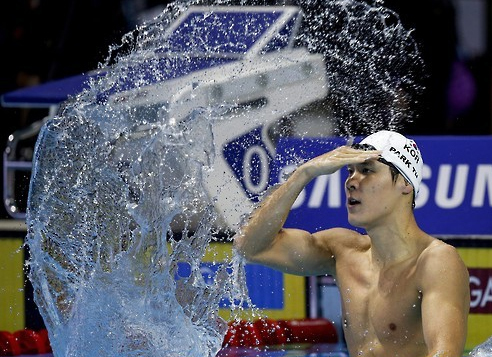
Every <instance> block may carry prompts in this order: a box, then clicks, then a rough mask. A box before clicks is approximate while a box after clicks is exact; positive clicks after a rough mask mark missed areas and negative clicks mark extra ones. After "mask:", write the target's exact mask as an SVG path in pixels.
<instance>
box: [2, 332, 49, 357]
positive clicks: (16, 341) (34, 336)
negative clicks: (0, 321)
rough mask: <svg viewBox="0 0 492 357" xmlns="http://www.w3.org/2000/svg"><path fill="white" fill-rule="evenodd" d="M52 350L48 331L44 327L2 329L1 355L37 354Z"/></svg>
mask: <svg viewBox="0 0 492 357" xmlns="http://www.w3.org/2000/svg"><path fill="white" fill-rule="evenodd" d="M50 352H52V350H51V346H50V341H49V339H48V331H47V330H45V329H43V330H39V331H34V330H30V329H24V330H19V331H16V332H14V333H10V332H8V331H0V356H19V355H37V354H45V353H50Z"/></svg>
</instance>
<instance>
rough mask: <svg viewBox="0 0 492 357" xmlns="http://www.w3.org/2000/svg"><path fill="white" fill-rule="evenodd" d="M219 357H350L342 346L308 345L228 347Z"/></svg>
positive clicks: (220, 352) (221, 351)
mask: <svg viewBox="0 0 492 357" xmlns="http://www.w3.org/2000/svg"><path fill="white" fill-rule="evenodd" d="M217 357H348V352H347V349H346V347H345V346H344V345H340V344H313V345H311V344H306V345H294V346H291V345H289V346H288V347H286V346H281V347H280V346H274V347H268V346H267V347H255V348H253V347H226V348H223V349H222V350H220V351H219V353H218V354H217Z"/></svg>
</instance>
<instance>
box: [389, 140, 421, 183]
mask: <svg viewBox="0 0 492 357" xmlns="http://www.w3.org/2000/svg"><path fill="white" fill-rule="evenodd" d="M403 148H404V149H405V150H406V151H407V153H408V154H409V155H410V156H411V157H413V158H414V160H415V162H416V163H418V162H419V161H420V156H419V154H418V152H417V150H415V149H414V148H413V147H412V146H410V145H408V144H405V145H404V146H403ZM389 151H390V152H392V153H394V154H395V155H396V156H397V157H398V158H399V159H400V160H401V161H402V162H403V164H404V165H407V167H408V168H409V169H412V172H413V174H414V175H415V177H416V178H418V177H419V174H418V172H417V170H416V169H415V167H413V165H412V162H411V161H410V160H409V159H408V158H407V156H406V154H405V153H403V154H402V153H401V152H400V151H399V150H397V149H396V148H395V147H393V146H392V147H390V150H389Z"/></svg>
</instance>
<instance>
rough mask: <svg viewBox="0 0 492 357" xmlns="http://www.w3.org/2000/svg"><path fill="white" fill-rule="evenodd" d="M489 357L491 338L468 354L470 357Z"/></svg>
mask: <svg viewBox="0 0 492 357" xmlns="http://www.w3.org/2000/svg"><path fill="white" fill-rule="evenodd" d="M490 356H492V337H489V338H488V339H487V341H485V342H483V343H482V344H480V345H479V346H476V347H475V348H474V349H473V350H472V351H471V352H470V357H490Z"/></svg>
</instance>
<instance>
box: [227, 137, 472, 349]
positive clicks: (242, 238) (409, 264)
mask: <svg viewBox="0 0 492 357" xmlns="http://www.w3.org/2000/svg"><path fill="white" fill-rule="evenodd" d="M342 167H348V177H347V179H346V181H345V191H346V195H347V202H346V206H347V212H348V221H349V222H350V224H351V225H353V226H355V227H360V228H363V229H364V230H365V232H366V234H360V233H358V232H356V231H353V230H349V229H345V228H330V229H326V230H323V231H319V232H315V233H310V232H306V231H303V230H299V229H292V228H284V227H283V225H284V223H285V220H286V218H287V215H288V213H289V211H290V209H291V206H292V205H293V203H294V201H295V199H296V197H297V196H298V195H299V193H300V192H301V190H302V189H303V188H304V187H305V186H306V185H307V184H308V183H309V182H310V181H311V180H312V179H313V178H315V177H317V176H319V175H329V174H333V173H334V172H336V171H337V170H339V169H341V168H342ZM422 167H423V161H422V157H421V154H420V151H419V149H418V147H417V145H416V143H415V142H414V141H413V140H410V139H407V138H406V137H404V136H403V135H401V134H399V133H396V132H391V131H379V132H377V133H375V134H372V135H370V136H368V137H366V138H365V139H364V140H362V141H361V142H360V143H359V144H357V145H353V146H342V147H339V148H337V149H335V150H333V151H330V152H327V153H325V154H323V155H320V156H318V157H316V158H314V159H312V160H310V161H308V162H306V163H304V164H302V165H301V166H300V167H299V168H297V170H296V171H295V172H294V173H293V174H292V175H291V176H290V177H289V178H288V179H287V181H286V182H285V183H283V184H282V185H280V186H279V187H278V188H277V189H276V190H275V191H273V193H272V194H270V195H269V196H267V197H266V198H265V199H264V200H263V201H262V203H261V205H259V206H258V207H257V208H256V209H255V210H254V211H253V213H252V214H251V217H250V219H249V221H248V222H247V223H246V224H245V225H244V226H243V227H242V228H241V229H240V231H239V233H238V234H237V235H236V237H235V241H234V246H235V249H236V250H237V251H238V252H239V254H241V255H243V256H244V257H245V258H246V259H247V260H249V261H251V262H255V263H261V264H264V265H267V266H270V267H272V268H275V269H278V270H280V271H283V272H286V273H290V274H297V275H324V274H329V275H332V276H334V277H335V278H336V281H337V285H338V287H339V289H340V294H341V301H342V313H343V319H344V333H345V339H346V341H347V347H348V350H349V353H350V355H351V356H380V357H395V356H399V357H424V356H429V357H430V356H433V357H434V356H439V357H461V356H462V353H463V349H464V345H465V339H466V330H467V318H468V310H469V306H470V301H469V299H470V293H469V282H468V272H467V269H466V267H465V265H464V264H463V262H462V260H461V259H460V257H459V255H458V253H457V252H456V250H455V249H454V248H453V247H451V246H450V245H447V244H445V243H444V242H442V241H440V240H438V239H436V238H433V237H431V236H429V235H428V234H426V233H425V232H423V231H422V230H421V229H420V228H419V226H418V225H417V223H416V221H415V217H414V212H413V207H414V202H415V201H414V200H415V196H416V194H417V193H418V190H419V185H420V183H421V179H422ZM327 214H328V213H327ZM436 219H441V218H440V217H436Z"/></svg>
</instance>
